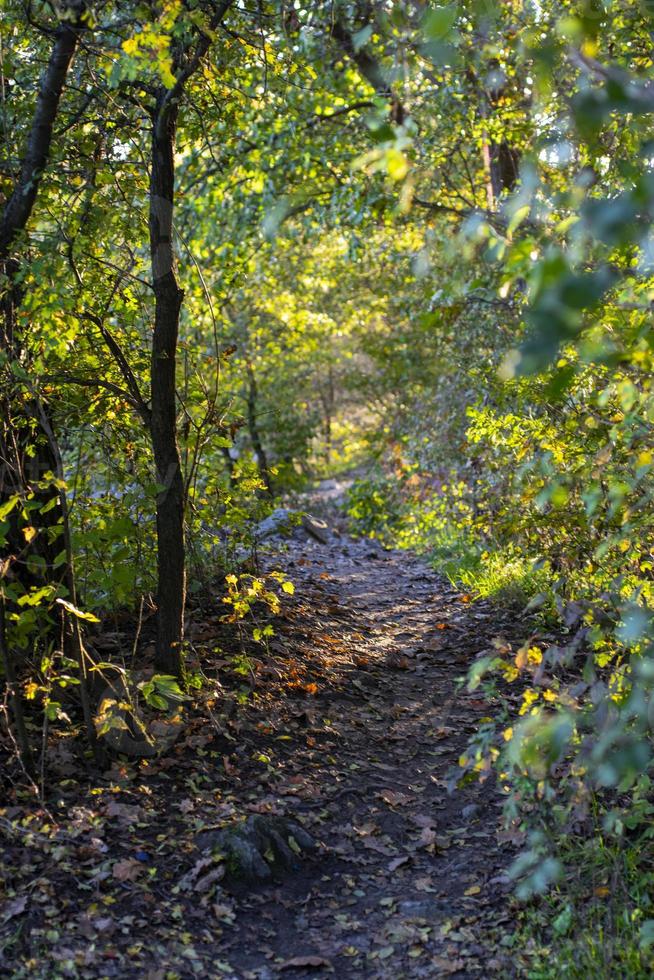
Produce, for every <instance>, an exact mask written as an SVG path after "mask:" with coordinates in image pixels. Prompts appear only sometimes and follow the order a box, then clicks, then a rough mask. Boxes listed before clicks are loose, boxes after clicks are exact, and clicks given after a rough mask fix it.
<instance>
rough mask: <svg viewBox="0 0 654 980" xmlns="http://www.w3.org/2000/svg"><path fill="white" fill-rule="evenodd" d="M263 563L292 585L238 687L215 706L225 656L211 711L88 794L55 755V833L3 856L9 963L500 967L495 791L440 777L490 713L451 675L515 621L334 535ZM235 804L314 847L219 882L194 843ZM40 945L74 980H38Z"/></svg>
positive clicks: (354, 969)
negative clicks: (292, 862) (260, 881)
mask: <svg viewBox="0 0 654 980" xmlns="http://www.w3.org/2000/svg"><path fill="white" fill-rule="evenodd" d="M262 562H263V563H264V565H265V564H269V565H270V567H275V568H280V567H281V568H282V569H283V570H284V571H285V572H286V573H287V574H288V576H289V577H290V578H291V579H292V580H293V581H294V583H295V587H296V592H295V595H294V596H293V597H292V598H290V599H289V601H288V602H287V603H286V604H285V605H284V607H283V609H282V613H281V614H280V616H279V617H277V618H276V620H275V623H274V628H275V635H274V638H273V639H272V641H271V644H270V650H269V654H268V655H267V656H264V657H262V658H261V660H260V661H259V662H257V664H256V667H255V668H254V671H253V676H252V677H251V679H250V683H251V684H252V685H253V687H254V691H255V697H254V699H252V698H250V700H249V703H248V704H236V701H235V700H234V701H230V698H229V696H228V693H227V692H228V688H229V685H230V683H231V682H230V681H229V667H228V666H227V664H228V662H229V658H228V657H227V658H226V659H225V661H224V663H222V664H221V663H218V664H216V670H217V677H218V679H220V678H221V677H222V678H223V683H224V688H223V690H222V692H221V695H220V697H218V698H216V702H215V705H214V707H213V709H211V708H210V710H209V714H210V716H211V718H212V720H213V722H214V723H215V724H213V725H212V724H209V723H208V720H207V711H206V710H205V711H204V712H203V713H198V714H197V715H190V716H189V717H188V718H187V728H186V730H185V734H184V736H183V737H182V739H181V740H180V742H179V743H178V744H177V746H176V747H175V749H174V750H173V751H172V752H171V753H168V754H166V755H164V756H162V757H161V758H159V759H155V760H148V761H145V762H143V763H140V764H139V763H134V764H131V763H125V762H124V761H121V762H119V763H116V764H115V765H114V767H113V769H112V770H111V771H110V772H109V773H108V775H107V778H106V779H101V780H99V781H98V782H96V784H95V786H94V788H92V789H91V788H88V787H86V788H84V787H82V786H80V785H79V784H76V783H75V782H74V780H73V779H71V778H70V776H71V771H72V768H71V765H70V760H68V767H67V762H66V759H65V758H64V759H63V760H60V771H59V772H60V775H59V778H60V779H61V782H60V784H59V789H58V794H59V802H58V806H59V810H58V811H57V812H58V814H59V815H60V817H59V819H60V821H61V822H60V824H59V826H57V824H56V822H55V823H54V824H53V823H52V822H51V821H50V820H47V825H48V827H49V828H50V829H47V828H46V829H45V831H43V834H42V836H41V837H40V836H39V835H38V834H37V835H36V836H35V837H34V838H33V839H32V838H28V839H27V840H16V839H14V840H13V845H14V848H15V850H14V852H13V854H12V851H11V848H9V850H8V852H7V858H8V869H9V872H8V873H9V874H10V875H11V874H12V873H14V878H13V880H14V883H15V885H14V887H16V891H17V899H16V902H15V903H14V909H15V912H16V914H15V916H13V917H10V918H11V921H10V922H9V926H8V931H5V938H6V937H9V939H10V941H9V944H8V945H7V946H5V950H4V956H5V960H4V964H5V968H7V967H9V968H10V975H14V976H16V977H22V976H28V975H29V976H32V977H52V976H54V975H56V976H59V975H61V976H73V977H77V976H79V977H92V978H96V977H105V976H106V977H121V978H122V977H139V978H146V980H171V978H172V980H176V978H187V977H188V978H191V977H198V976H202V977H216V978H218V977H229V978H237V980H255V978H256V980H273V978H275V977H278V976H295V977H298V978H309V977H322V976H330V975H333V976H335V977H338V978H349V977H352V978H357V977H366V978H368V977H370V978H372V977H379V978H389V980H391V978H392V980H399V978H409V977H416V978H417V977H425V978H438V977H445V976H455V977H459V978H465V977H487V976H493V975H497V976H511V975H513V970H512V967H511V965H510V962H509V959H508V954H509V950H508V949H507V947H503V946H502V945H501V939H502V934H503V929H508V928H509V927H510V924H511V921H510V915H509V912H508V892H509V887H508V884H507V883H506V879H505V872H506V868H507V865H508V863H509V861H510V859H511V845H510V843H509V842H508V841H506V840H503V839H502V835H501V833H499V816H500V809H499V800H498V794H497V790H496V789H495V788H493V786H492V785H491V781H490V780H489V781H488V783H486V784H484V785H482V786H479V785H474V784H473V785H470V786H467V787H466V788H464V789H462V790H458V791H456V792H454V793H452V794H449V793H448V789H447V782H448V776H449V774H450V773H451V772H452V770H455V769H456V767H457V760H458V757H459V756H460V754H461V753H462V752H463V751H464V750H465V747H466V743H467V739H468V738H469V736H470V734H471V733H472V732H473V731H474V730H475V726H476V725H477V723H478V722H479V719H480V718H482V717H483V716H484V715H485V714H489V713H490V707H489V705H488V704H487V703H486V702H485V701H484V699H483V698H482V697H480V695H479V693H478V692H475V693H473V694H470V693H468V692H467V691H466V689H465V687H460V688H457V679H459V678H461V677H462V676H464V675H465V673H466V670H467V668H468V666H469V664H470V662H471V660H472V659H473V658H474V656H475V655H476V654H477V653H478V652H479V651H482V650H485V649H488V647H489V645H490V641H491V639H492V637H494V636H497V635H498V634H502V635H505V636H506V635H508V633H507V631H510V629H511V623H510V621H507V622H504V623H503V622H502V621H501V619H498V612H497V610H496V609H492V608H490V607H487V606H485V605H484V604H483V603H470V602H469V601H467V600H468V597H467V596H463V595H461V594H460V593H458V592H457V591H456V590H455V589H454V588H452V587H451V586H450V585H449V584H448V583H447V582H445V581H444V580H442V579H441V578H439V577H438V576H436V575H435V574H434V573H433V572H432V571H431V570H430V569H429V567H428V566H426V565H425V564H424V563H423V562H421V561H419V560H417V559H416V558H414V557H412V556H410V555H408V554H406V553H402V552H395V551H385V550H384V549H383V548H382V547H380V546H379V545H378V544H375V543H374V542H371V541H369V540H363V539H359V540H354V539H352V538H349V537H348V536H347V535H346V534H345V533H344V532H341V533H339V531H338V529H336V530H335V531H334V532H333V533H330V534H329V538H328V540H327V542H326V543H319V542H318V541H315V540H312V539H310V538H309V537H308V536H306V535H304V534H302V533H301V532H299V531H297V532H296V533H295V535H294V537H293V539H292V540H291V541H290V542H287V543H282V542H280V541H279V539H277V540H276V541H275V542H273V543H269V544H268V549H267V554H266V555H264V556H263V557H262ZM219 615H220V610H218V615H216V614H215V606H214V616H213V620H212V618H211V615H209V614H208V613H207V610H206V608H205V609H196V610H195V611H194V612H192V614H191V624H190V635H191V637H192V640H193V642H194V644H195V646H196V648H197V647H198V646H199V645H201V643H202V642H205V643H213V644H215V640H216V636H220V634H221V630H225V631H226V627H225V626H224V625H222V626H221V625H220V622H219ZM230 629H231V627H230ZM222 642H223V641H222V640H221V643H222ZM223 649H224V647H223ZM242 679H243V678H242V677H241V678H240V680H241V682H242ZM233 680H234V681H235V679H234V678H233ZM235 684H236V681H235ZM234 689H235V688H234ZM62 776H63V777H64V778H61V777H62ZM85 794H86V795H85ZM15 810H16V819H17V820H18V819H19V816H20V811H19V808H18V807H17V808H15ZM55 810H56V807H55ZM251 813H263V814H266V813H276V814H280V815H284V816H292V817H294V818H296V819H297V820H298V821H299V822H301V823H302V825H303V826H304V828H305V829H306V830H308V831H309V832H310V833H311V835H312V836H313V837H314V838H315V840H317V841H319V842H320V843H319V848H318V850H317V852H316V854H315V855H312V856H309V857H305V858H303V860H302V862H301V869H300V871H299V873H297V874H291V875H289V876H286V877H284V878H283V879H281V880H279V881H276V882H275V883H274V884H271V885H266V886H261V887H258V888H255V889H254V890H248V889H245V888H243V889H242V890H240V891H239V890H237V892H236V893H234V892H233V891H230V890H229V889H227V888H223V887H222V884H221V883H218V884H217V880H218V879H219V877H220V874H219V873H216V867H215V865H214V864H212V858H211V854H210V853H208V851H207V850H206V848H205V849H204V850H203V847H202V844H201V843H199V841H201V832H202V830H203V829H204V828H207V827H212V826H213V827H215V826H217V825H220V824H221V823H222V822H224V821H228V820H230V819H233V818H235V817H237V818H239V817H242V816H244V815H247V814H251ZM8 814H9V816H12V812H11V810H10V811H8ZM31 826H32V827H35V826H36V824H35V823H32V824H31ZM48 834H50V835H51V837H50V841H49V842H48V839H47V835H48ZM19 868H20V870H19ZM21 881H24V883H25V884H24V888H22V889H21V886H20V882H21ZM21 903H22V904H21ZM55 918H57V919H58V921H60V922H64V923H65V925H64V926H61V927H60V929H59V932H58V933H56V934H55V935H54V936H53V935H52V933H51V931H50V932H48V929H49V922H52V921H53V920H54V919H55ZM12 930H13V931H12ZM12 936H13V939H12ZM46 938H47V943H46ZM14 955H15V956H16V958H15V959H14ZM54 957H56V958H57V960H58V961H59V962H60V963H61V962H68V963H69V964H70V969H69V972H65V971H64V972H61V973H56V974H55V973H53V972H52V971H53V969H54V966H53V963H54V959H53V958H54ZM1 962H2V959H0V963H1ZM20 963H22V964H23V967H24V965H25V964H26V963H30V964H31V966H29V967H24V969H23V967H19V964H20ZM12 969H14V970H15V972H13V973H12V972H11V971H12ZM5 975H7V974H5Z"/></svg>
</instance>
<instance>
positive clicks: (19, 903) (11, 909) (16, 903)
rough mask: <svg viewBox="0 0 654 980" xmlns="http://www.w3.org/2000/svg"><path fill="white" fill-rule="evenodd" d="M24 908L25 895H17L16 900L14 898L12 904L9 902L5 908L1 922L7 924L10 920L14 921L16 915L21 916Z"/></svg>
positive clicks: (25, 902)
mask: <svg viewBox="0 0 654 980" xmlns="http://www.w3.org/2000/svg"><path fill="white" fill-rule="evenodd" d="M26 906H27V895H19V896H18V898H15V899H14V900H13V902H10V903H9V905H7V907H6V908H5V912H4V915H3V917H2V921H3V922H9V920H10V919H15V918H16V916H17V915H22V914H23V912H24V911H25V908H26Z"/></svg>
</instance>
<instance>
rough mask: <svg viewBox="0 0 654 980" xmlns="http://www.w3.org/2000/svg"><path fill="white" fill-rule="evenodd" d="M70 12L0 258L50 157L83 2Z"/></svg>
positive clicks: (3, 227)
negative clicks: (69, 19) (69, 18)
mask: <svg viewBox="0 0 654 980" xmlns="http://www.w3.org/2000/svg"><path fill="white" fill-rule="evenodd" d="M73 12H74V15H75V18H74V20H72V21H65V22H63V23H62V24H60V26H59V27H58V28H57V31H56V33H55V41H54V45H53V47H52V51H51V53H50V58H49V61H48V65H47V68H46V69H45V71H44V73H43V75H42V77H41V82H40V85H39V93H38V96H37V100H36V108H35V110H34V116H33V119H32V125H31V128H30V134H29V137H28V141H27V148H26V151H25V155H24V157H23V162H22V165H21V170H20V176H19V178H18V181H17V183H16V186H15V187H14V190H13V193H12V195H11V197H10V198H9V200H8V201H7V204H6V206H5V209H4V213H3V215H2V221H1V222H0V261H2V260H4V259H5V258H6V257H7V255H8V254H9V249H10V248H11V245H12V243H13V241H14V239H15V237H16V235H17V234H18V233H19V232H20V231H22V230H23V228H25V226H26V224H27V222H28V221H29V218H30V215H31V213H32V209H33V207H34V202H35V201H36V195H37V193H38V190H39V185H40V183H41V177H42V176H43V171H44V169H45V166H46V164H47V162H48V158H49V156H50V145H51V143H52V130H53V126H54V121H55V119H56V118H57V112H58V110H59V102H60V100H61V95H62V92H63V90H64V85H65V82H66V76H67V75H68V69H69V68H70V66H71V63H72V60H73V57H74V56H75V52H76V50H77V45H78V44H79V39H80V34H81V32H82V30H83V27H84V25H83V16H84V14H85V12H86V4H84V3H76V4H75V5H74V6H73Z"/></svg>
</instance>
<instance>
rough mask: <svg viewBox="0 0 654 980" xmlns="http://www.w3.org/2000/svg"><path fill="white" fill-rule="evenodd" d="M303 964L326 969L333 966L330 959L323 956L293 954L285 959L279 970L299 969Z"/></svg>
mask: <svg viewBox="0 0 654 980" xmlns="http://www.w3.org/2000/svg"><path fill="white" fill-rule="evenodd" d="M305 966H318V967H324V968H325V969H327V970H333V969H334V967H333V966H332V963H331V961H330V960H326V959H325V958H324V957H323V956H293V957H292V959H290V960H285V961H284V962H283V963H282V964H281V966H280V967H279V969H280V970H301V969H303V968H304V967H305Z"/></svg>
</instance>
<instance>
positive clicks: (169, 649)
mask: <svg viewBox="0 0 654 980" xmlns="http://www.w3.org/2000/svg"><path fill="white" fill-rule="evenodd" d="M167 95H168V92H167V90H166V89H162V90H161V92H160V94H159V97H158V99H157V106H156V111H155V114H154V117H153V126H152V169H151V174H150V256H151V262H152V284H153V288H154V295H155V316H154V332H153V336H152V360H151V367H150V381H151V396H152V416H151V422H150V432H151V436H152V449H153V453H154V461H155V466H156V471H157V482H158V483H159V484H160V487H161V490H160V492H159V494H158V496H157V543H158V548H157V573H158V582H157V602H158V616H157V647H156V662H157V667H158V668H159V669H160V670H163V671H165V672H166V673H169V674H174V675H176V676H180V675H181V673H182V668H183V663H182V642H183V638H184V635H183V634H184V601H185V593H186V583H185V554H184V550H185V549H184V479H183V476H182V467H181V460H180V453H179V446H178V443H177V407H176V387H175V368H176V354H177V338H178V334H179V314H180V309H181V305H182V300H183V298H184V293H183V291H182V289H181V288H180V286H179V283H178V282H177V275H176V270H175V255H174V250H173V205H174V195H175V131H176V125H177V105H178V103H177V101H173V100H169V99H167Z"/></svg>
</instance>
